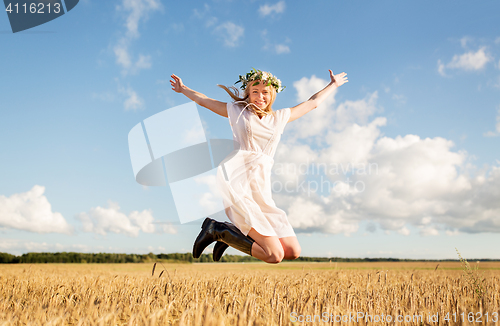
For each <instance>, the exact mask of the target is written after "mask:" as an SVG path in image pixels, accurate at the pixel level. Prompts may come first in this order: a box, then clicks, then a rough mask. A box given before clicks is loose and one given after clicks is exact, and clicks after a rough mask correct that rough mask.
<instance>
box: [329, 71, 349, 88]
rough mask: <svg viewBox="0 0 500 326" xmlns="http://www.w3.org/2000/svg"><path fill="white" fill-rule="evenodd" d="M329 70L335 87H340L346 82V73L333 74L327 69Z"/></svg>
mask: <svg viewBox="0 0 500 326" xmlns="http://www.w3.org/2000/svg"><path fill="white" fill-rule="evenodd" d="M328 71H329V72H330V78H331V80H332V81H331V83H332V84H333V85H335V86H337V87H340V86H342V85H344V84H345V83H347V82H348V80H347V74H346V73H345V72H343V73H340V74H338V75H334V74H333V71H331V70H328Z"/></svg>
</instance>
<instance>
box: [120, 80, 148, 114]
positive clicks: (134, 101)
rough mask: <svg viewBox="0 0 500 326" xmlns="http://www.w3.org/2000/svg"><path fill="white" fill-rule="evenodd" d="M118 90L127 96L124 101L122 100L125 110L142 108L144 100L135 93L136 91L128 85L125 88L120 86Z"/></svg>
mask: <svg viewBox="0 0 500 326" xmlns="http://www.w3.org/2000/svg"><path fill="white" fill-rule="evenodd" d="M119 91H120V93H121V94H123V95H125V96H127V98H126V99H125V101H124V102H123V106H124V107H125V110H127V111H129V110H132V111H136V110H141V109H144V101H143V99H142V98H140V97H139V95H137V93H136V92H135V91H134V90H133V89H132V88H131V87H130V86H129V87H127V88H123V87H120V88H119Z"/></svg>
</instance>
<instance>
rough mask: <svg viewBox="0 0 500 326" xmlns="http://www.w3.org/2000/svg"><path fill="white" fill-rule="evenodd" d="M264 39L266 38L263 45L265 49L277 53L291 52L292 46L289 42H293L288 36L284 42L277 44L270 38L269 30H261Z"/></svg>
mask: <svg viewBox="0 0 500 326" xmlns="http://www.w3.org/2000/svg"><path fill="white" fill-rule="evenodd" d="M261 36H262V39H263V40H264V46H263V47H262V49H263V50H265V51H271V52H274V53H276V54H285V53H290V52H291V51H290V47H289V46H288V45H287V44H290V43H291V40H290V39H289V38H288V37H287V38H285V42H284V43H280V44H276V43H273V42H271V41H270V40H269V37H268V32H267V30H266V29H265V30H263V31H262V32H261Z"/></svg>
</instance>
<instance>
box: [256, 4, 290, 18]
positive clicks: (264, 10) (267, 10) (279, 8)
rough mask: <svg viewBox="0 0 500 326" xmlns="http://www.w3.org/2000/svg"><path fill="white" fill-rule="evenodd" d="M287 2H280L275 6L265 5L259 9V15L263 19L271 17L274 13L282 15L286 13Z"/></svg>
mask: <svg viewBox="0 0 500 326" xmlns="http://www.w3.org/2000/svg"><path fill="white" fill-rule="evenodd" d="M285 7H286V6H285V1H280V2H278V3H276V4H274V5H268V4H265V5H263V6H260V7H259V14H260V15H261V16H263V17H265V16H268V15H271V14H272V13H277V14H281V13H282V12H284V11H285Z"/></svg>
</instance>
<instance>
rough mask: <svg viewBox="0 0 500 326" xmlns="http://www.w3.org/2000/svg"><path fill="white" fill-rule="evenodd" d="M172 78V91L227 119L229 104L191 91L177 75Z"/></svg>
mask: <svg viewBox="0 0 500 326" xmlns="http://www.w3.org/2000/svg"><path fill="white" fill-rule="evenodd" d="M170 77H172V79H171V80H170V85H172V90H174V91H175V92H177V93H181V94H184V95H185V96H186V97H187V98H189V99H190V100H192V101H195V102H196V103H197V104H199V105H201V106H203V107H205V108H207V109H209V110H210V111H213V112H214V113H217V114H218V115H221V116H223V117H226V118H227V103H225V102H220V101H217V100H214V99H211V98H209V97H207V96H206V95H204V94H201V93H199V92H197V91H194V90H192V89H190V88H189V87H187V86H186V85H184V84H183V83H182V79H180V78H179V77H177V76H176V75H173V74H172V76H170Z"/></svg>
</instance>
